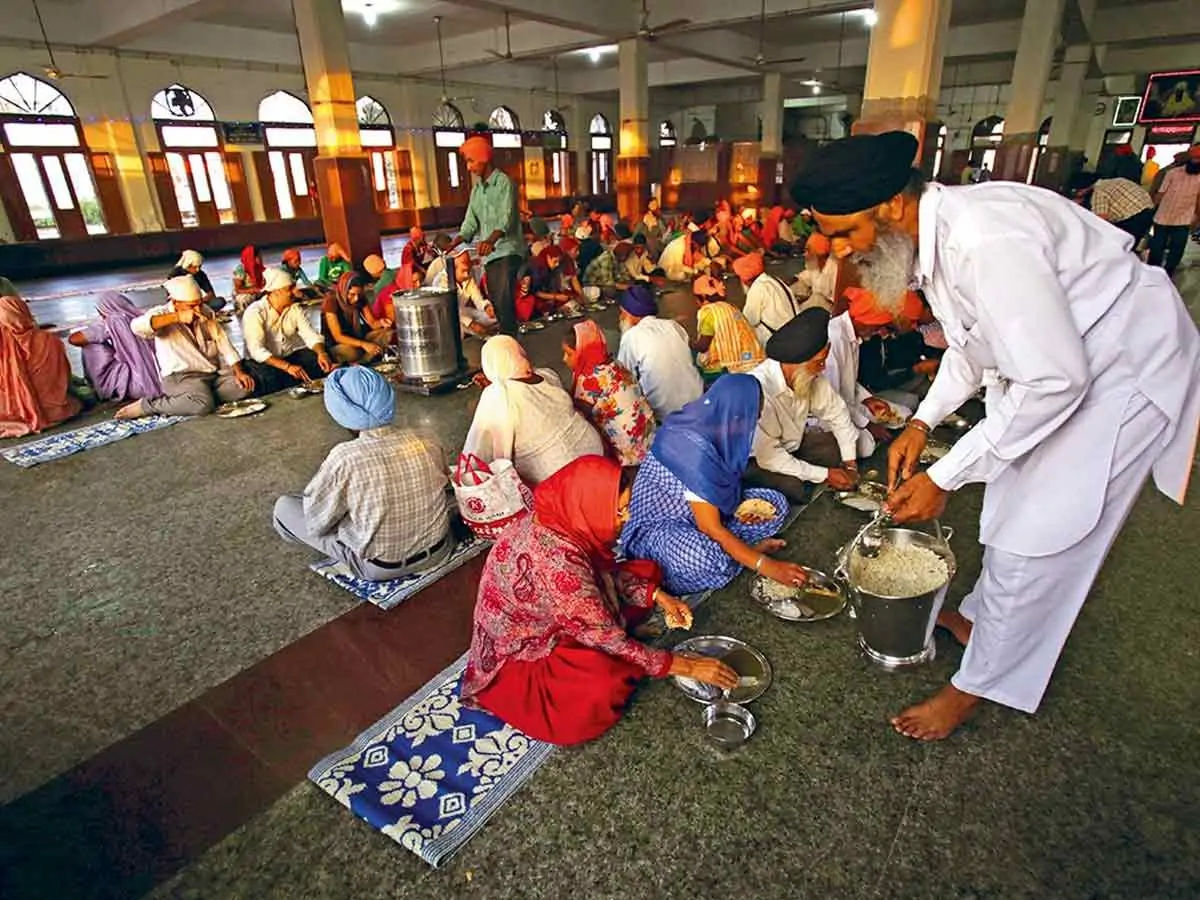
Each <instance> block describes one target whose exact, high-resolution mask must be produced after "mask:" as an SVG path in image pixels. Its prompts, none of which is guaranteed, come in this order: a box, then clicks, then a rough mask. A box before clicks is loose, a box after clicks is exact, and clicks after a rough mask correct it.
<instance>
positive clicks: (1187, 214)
mask: <svg viewBox="0 0 1200 900" xmlns="http://www.w3.org/2000/svg"><path fill="white" fill-rule="evenodd" d="M1198 198H1200V175H1189V174H1188V173H1187V169H1185V168H1184V167H1183V166H1176V167H1175V168H1173V169H1171V171H1169V172H1167V176H1166V177H1165V178H1164V179H1163V183H1162V202H1161V203H1159V204H1158V212H1157V213H1156V214H1155V216H1154V221H1155V223H1156V224H1158V225H1191V224H1192V222H1193V221H1195V219H1196V215H1197V208H1196V204H1197V199H1198Z"/></svg>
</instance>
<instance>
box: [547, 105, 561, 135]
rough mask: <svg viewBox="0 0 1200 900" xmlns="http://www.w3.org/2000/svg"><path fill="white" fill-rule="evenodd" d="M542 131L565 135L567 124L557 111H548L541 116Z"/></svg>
mask: <svg viewBox="0 0 1200 900" xmlns="http://www.w3.org/2000/svg"><path fill="white" fill-rule="evenodd" d="M542 131H554V132H557V133H559V134H566V133H567V122H566V120H565V119H563V117H562V113H560V112H559V111H558V110H557V109H548V110H546V112H545V113H544V114H543V115H542Z"/></svg>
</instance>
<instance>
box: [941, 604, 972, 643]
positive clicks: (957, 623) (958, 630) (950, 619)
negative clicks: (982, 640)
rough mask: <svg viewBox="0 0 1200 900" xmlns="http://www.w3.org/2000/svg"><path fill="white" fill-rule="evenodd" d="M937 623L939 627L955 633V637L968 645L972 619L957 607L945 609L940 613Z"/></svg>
mask: <svg viewBox="0 0 1200 900" xmlns="http://www.w3.org/2000/svg"><path fill="white" fill-rule="evenodd" d="M937 623H938V627H939V628H945V629H946V630H947V631H948V632H950V633H951V634H952V635H954V639H955V640H956V641H958V642H959V643H960V644H962V645H963V646H964V647H965V646H967V641H969V640H970V639H971V627H972V626H971V620H970V619H968V618H966V617H965V616H963V615H962V614H961V613H960V612H959V611H958V610H956V609H949V610H947V609H943V610H942V611H941V612H940V613H938V617H937Z"/></svg>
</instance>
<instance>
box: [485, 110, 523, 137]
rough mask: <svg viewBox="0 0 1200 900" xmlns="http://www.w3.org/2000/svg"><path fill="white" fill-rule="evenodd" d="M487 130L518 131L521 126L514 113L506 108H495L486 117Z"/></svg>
mask: <svg viewBox="0 0 1200 900" xmlns="http://www.w3.org/2000/svg"><path fill="white" fill-rule="evenodd" d="M488 128H491V129H493V130H494V131H520V130H521V125H520V123H519V122H518V121H517V114H516V113H515V112H513V111H512V110H511V109H509V108H508V107H507V106H497V107H496V108H495V109H493V110H492V114H491V115H490V116H488Z"/></svg>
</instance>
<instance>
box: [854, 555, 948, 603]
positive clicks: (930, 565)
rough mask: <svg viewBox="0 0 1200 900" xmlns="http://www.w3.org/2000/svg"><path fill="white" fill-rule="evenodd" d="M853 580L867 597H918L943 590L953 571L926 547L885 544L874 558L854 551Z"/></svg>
mask: <svg viewBox="0 0 1200 900" xmlns="http://www.w3.org/2000/svg"><path fill="white" fill-rule="evenodd" d="M850 577H851V579H852V580H853V582H854V585H855V586H856V587H857V588H858V589H859V590H860V591H865V592H866V593H868V594H875V595H876V596H878V597H916V596H919V595H920V594H925V593H928V592H929V591H936V590H937V589H938V588H940V587H941V586H942V585H943V584H945V583H946V582H947V581H948V580H949V579H950V570H949V568H948V567H947V566H946V561H945V560H944V559H942V558H941V557H940V556H938V555H937V554H936V553H934V552H933V551H932V550H930V549H928V548H926V547H919V546H917V545H915V544H909V545H907V546H899V545H896V544H892V543H885V544H884V545H883V546H882V547H880V548H879V555H878V556H876V557H875V558H873V559H872V558H871V557H867V556H863V555H862V554H861V553H860V552H859V551H858V550H857V549H855V551H854V556H853V558H851V560H850Z"/></svg>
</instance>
